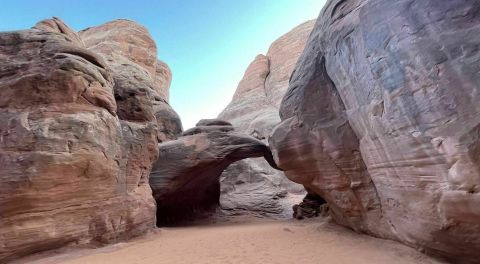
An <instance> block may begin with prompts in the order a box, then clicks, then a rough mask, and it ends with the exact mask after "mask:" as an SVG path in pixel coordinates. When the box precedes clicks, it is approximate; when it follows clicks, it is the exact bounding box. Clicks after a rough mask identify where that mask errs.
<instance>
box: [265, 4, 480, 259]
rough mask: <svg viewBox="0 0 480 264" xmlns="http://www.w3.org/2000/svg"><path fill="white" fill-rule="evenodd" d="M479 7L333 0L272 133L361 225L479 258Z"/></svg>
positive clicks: (299, 176) (295, 163)
mask: <svg viewBox="0 0 480 264" xmlns="http://www.w3.org/2000/svg"><path fill="white" fill-rule="evenodd" d="M479 25H480V3H479V2H478V1H473V0H467V1H460V0H436V1H433V0H425V1H413V0H401V1H397V0H367V1H360V0H352V1H344V0H332V1H329V2H328V3H327V5H326V7H325V8H324V9H323V11H322V12H321V14H320V17H319V19H318V21H317V22H316V25H315V29H314V31H313V33H312V35H311V36H310V38H309V41H308V44H307V45H306V47H305V51H304V53H303V54H302V56H301V57H300V59H299V61H298V64H297V66H296V69H295V71H294V73H293V75H292V78H291V81H290V87H289V90H288V92H287V94H286V95H285V97H284V99H283V102H282V105H281V111H280V114H281V118H282V123H281V124H280V125H279V126H278V127H277V128H276V129H275V131H274V134H273V137H272V138H271V140H270V144H271V146H272V149H273V152H274V156H275V157H276V160H277V162H278V164H279V166H280V167H281V168H282V169H284V170H286V175H287V176H288V177H289V178H290V179H292V180H293V181H295V182H298V183H301V184H303V185H305V186H306V187H307V188H308V189H310V190H312V191H313V192H315V193H316V194H318V195H320V196H321V197H323V198H324V199H325V200H326V201H327V203H328V205H329V208H330V213H331V215H332V217H333V218H334V219H335V220H336V221H337V222H339V223H341V224H343V225H346V226H349V227H351V228H353V229H355V230H357V231H363V232H366V233H369V234H373V235H376V236H380V237H384V238H390V239H395V240H399V241H401V242H403V243H406V244H409V245H411V246H414V247H416V248H420V249H424V250H426V251H427V252H430V253H435V254H439V255H444V256H448V257H451V258H452V259H455V263H463V262H465V263H468V262H469V261H470V262H472V263H474V262H476V261H478V258H479V257H480V211H479V208H480V194H479V193H478V191H479V186H480V174H479V173H480V172H479V168H480V160H479V157H480V147H479V146H480V137H479V135H480V130H479V127H480V114H479V113H480V105H479V104H478V101H479V99H480V95H479V93H478V87H479V86H480V74H479V69H480V68H479V67H480V66H479V63H478V61H479V60H480V52H479V51H480V48H479V47H480V44H479V43H480V37H479V36H480V27H479Z"/></svg>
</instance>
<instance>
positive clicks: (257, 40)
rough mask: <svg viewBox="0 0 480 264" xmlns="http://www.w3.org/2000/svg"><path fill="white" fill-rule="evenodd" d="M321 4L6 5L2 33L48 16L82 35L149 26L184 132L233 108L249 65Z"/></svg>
mask: <svg viewBox="0 0 480 264" xmlns="http://www.w3.org/2000/svg"><path fill="white" fill-rule="evenodd" d="M324 4H325V0H184V1H180V0H162V1H147V0H136V1H120V0H117V1H113V0H104V1H93V0H90V1H89V0H81V1H78V0H69V1H67V0H65V1H59V0H57V1H51V0H41V1H39V0H35V1H33V0H31V1H22V0H15V1H3V2H2V4H1V8H0V31H5V30H17V29H24V28H29V27H31V26H33V25H34V24H35V23H36V22H37V21H40V20H42V19H44V18H49V17H52V16H57V17H60V18H61V19H63V20H64V21H65V22H66V23H67V24H68V25H69V26H70V27H72V28H74V29H75V30H81V29H83V28H86V27H89V26H95V25H99V24H102V23H104V22H107V21H110V20H113V19H117V18H127V19H132V20H135V21H137V22H139V23H140V24H142V25H144V26H146V27H147V28H148V30H149V31H150V33H151V34H152V36H153V38H154V39H155V41H156V43H157V47H158V57H159V58H160V59H161V60H163V61H165V62H166V63H168V65H169V66H170V68H171V69H172V72H173V81H172V86H171V88H170V104H171V105H172V106H173V108H174V109H175V110H176V111H177V112H178V113H179V115H180V117H181V118H182V122H183V125H184V128H189V127H192V126H194V125H195V123H196V122H197V121H198V120H199V119H201V118H214V117H216V116H217V115H218V114H219V113H220V112H221V111H222V110H223V109H224V108H225V106H227V104H228V103H229V102H230V100H231V97H232V96H233V93H234V92H235V89H236V87H237V84H238V82H239V81H240V79H241V78H242V76H243V73H244V71H245V70H246V68H247V66H248V64H249V63H250V62H251V61H252V60H253V58H254V57H255V56H256V55H257V54H260V53H262V54H265V53H266V52H267V50H268V47H269V45H270V44H271V43H272V42H273V41H274V40H275V39H276V38H278V37H280V36H281V35H282V34H284V33H286V32H288V31H289V30H290V29H292V28H293V27H295V26H296V25H298V24H300V23H302V22H304V21H307V20H309V19H315V18H316V17H317V16H318V14H319V13H320V10H321V8H322V7H323V5H324Z"/></svg>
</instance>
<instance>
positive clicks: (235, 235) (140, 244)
mask: <svg viewBox="0 0 480 264" xmlns="http://www.w3.org/2000/svg"><path fill="white" fill-rule="evenodd" d="M22 263H37V264H52V263H56V264H86V263H88V264H108V263H113V264H160V263H168V264H171V263H188V264H191V263H199V264H200V263H208V264H215V263H222V264H223V263H242V264H244V263H245V264H247V263H295V264H297V263H301V264H309V263H328V264H344V263H345V264H351V263H355V264H362V263H368V264H385V263H387V264H400V263H402V264H416V263H422V264H427V263H428V264H430V263H431V264H433V263H444V262H440V261H438V260H433V259H431V258H429V257H427V256H425V255H423V254H421V253H419V252H417V251H415V250H414V249H411V248H408V247H406V246H403V245H401V244H399V243H395V242H391V241H386V240H382V239H376V238H372V237H368V236H364V235H359V234H356V233H353V232H352V231H350V230H348V229H345V228H342V227H339V226H337V225H335V224H332V223H330V222H328V221H326V220H323V221H322V220H319V219H314V220H306V221H297V220H281V221H279V220H277V221H275V220H259V219H252V218H249V219H248V220H245V219H238V218H237V219H235V220H230V221H227V222H223V223H216V224H203V225H196V226H190V227H175V228H161V229H159V231H158V232H156V233H155V234H151V235H149V236H147V237H144V238H141V239H137V240H135V241H131V242H127V243H120V244H116V245H113V246H108V247H104V248H100V249H85V250H81V251H80V250H77V251H74V252H68V253H63V254H60V255H55V256H53V257H46V258H43V259H40V260H38V259H37V260H35V261H26V262H22Z"/></svg>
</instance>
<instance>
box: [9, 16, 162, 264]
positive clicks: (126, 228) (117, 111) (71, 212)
mask: <svg viewBox="0 0 480 264" xmlns="http://www.w3.org/2000/svg"><path fill="white" fill-rule="evenodd" d="M123 23H127V22H123V21H122V24H123ZM128 24H129V25H130V27H138V28H141V27H140V26H138V25H137V24H135V23H134V22H128ZM107 25H109V28H102V30H101V31H102V34H103V35H102V36H97V37H96V38H95V39H94V42H93V43H92V42H91V41H92V39H93V38H91V36H89V37H85V38H83V36H85V35H84V34H80V35H79V34H77V33H76V32H75V31H73V30H72V29H70V28H69V27H68V26H66V25H65V24H64V23H63V22H62V21H61V20H59V19H57V18H54V19H50V20H45V21H42V22H39V23H38V24H37V25H36V26H35V27H34V28H33V29H29V30H22V31H12V32H2V33H0V57H1V58H2V63H1V65H0V93H1V96H0V105H1V107H0V116H1V119H2V120H3V121H2V123H1V125H0V135H1V139H2V140H1V142H0V153H1V154H0V164H1V167H0V262H4V261H7V260H10V259H14V258H17V257H20V256H23V255H27V254H31V253H35V252H39V251H43V250H49V249H55V248H58V247H63V246H68V245H77V244H87V243H93V244H103V243H110V242H116V241H120V240H124V239H128V238H131V237H134V236H137V235H141V234H144V233H146V232H147V231H149V230H151V229H152V228H153V227H154V226H155V204H154V203H155V202H154V200H153V197H152V195H151V189H150V187H149V185H148V175H149V173H150V169H151V166H152V162H153V161H154V160H156V157H157V156H158V149H157V134H158V133H159V132H158V125H157V120H156V117H155V111H154V110H151V108H153V107H152V105H153V102H152V101H150V100H153V99H152V98H155V93H151V92H150V91H149V89H153V90H155V87H156V86H154V85H152V87H150V86H149V84H150V83H151V82H152V81H151V79H152V77H151V76H155V74H156V72H155V67H154V64H151V63H150V59H151V58H150V57H152V58H154V59H155V60H153V62H154V63H155V62H156V53H155V50H154V49H152V48H151V47H154V46H155V44H154V43H153V41H152V40H151V37H150V36H149V35H148V32H146V31H145V32H141V31H137V30H133V31H131V32H129V35H130V37H131V40H135V41H138V42H135V43H134V42H132V41H130V40H129V41H128V44H127V42H124V41H127V40H126V39H121V38H120V37H121V34H120V33H121V32H120V33H118V34H117V33H116V34H115V35H117V36H118V37H119V38H117V39H115V41H110V40H109V37H108V34H109V33H108V32H109V31H108V30H112V31H115V27H116V26H119V25H118V24H117V25H115V22H111V23H107ZM89 31H95V28H93V29H90V30H89ZM120 31H122V30H120ZM143 42H145V43H147V44H145V45H146V46H148V47H149V48H147V49H143V48H140V47H143V46H142V45H144V43H143ZM129 45H130V47H129V48H125V49H121V51H122V52H126V51H133V53H132V54H133V55H134V56H133V55H132V56H133V57H132V56H129V55H131V54H129V53H117V52H114V51H116V50H117V46H118V47H128V46H129ZM137 46H138V47H139V48H138V50H139V51H141V52H139V53H138V54H136V52H137V48H135V47H137ZM146 54H147V55H149V56H150V57H145V55H146ZM117 60H118V61H117ZM121 64H122V65H121ZM151 72H152V73H151ZM166 78H167V77H166ZM131 94H134V95H135V96H131ZM123 96H125V97H127V98H126V100H123V98H124V97H123ZM131 97H134V98H131ZM154 101H155V100H154ZM137 107H140V108H141V109H140V111H135V110H136V108H137Z"/></svg>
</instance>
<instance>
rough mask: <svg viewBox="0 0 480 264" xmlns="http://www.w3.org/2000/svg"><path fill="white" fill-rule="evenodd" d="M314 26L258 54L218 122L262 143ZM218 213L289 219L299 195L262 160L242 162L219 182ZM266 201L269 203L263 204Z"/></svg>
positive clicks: (298, 30) (311, 23) (303, 26)
mask: <svg viewBox="0 0 480 264" xmlns="http://www.w3.org/2000/svg"><path fill="white" fill-rule="evenodd" d="M314 23H315V21H309V22H306V23H304V24H301V25H299V26H298V27H296V28H294V29H293V30H291V31H290V32H288V33H287V34H285V35H283V36H282V37H280V38H279V39H277V40H276V41H275V42H273V43H272V45H271V46H270V49H269V50H268V52H267V55H266V56H265V55H258V56H257V57H256V58H255V60H254V61H253V62H252V63H251V64H250V65H249V67H248V68H247V70H246V72H245V75H244V76H243V79H242V80H241V81H240V83H239V84H238V87H237V90H236V91H235V95H234V96H233V99H232V101H231V102H230V104H229V105H228V106H227V107H226V108H225V110H223V112H222V113H221V114H220V115H219V118H221V119H225V120H228V121H230V122H231V123H232V124H233V125H234V126H235V128H236V129H237V130H238V131H241V132H244V133H247V134H250V135H252V136H253V137H256V138H257V139H259V140H266V138H267V137H268V136H269V134H270V132H271V131H272V129H273V127H274V126H275V125H276V124H278V123H279V122H280V117H279V114H278V112H279V105H280V101H281V98H282V97H283V95H284V94H285V92H286V90H287V88H288V80H289V78H290V75H291V73H292V71H293V69H294V66H295V63H296V61H297V58H298V57H299V56H300V54H301V52H302V51H303V48H304V46H305V43H306V41H307V39H308V36H309V34H310V32H311V30H312V29H313V26H314ZM221 185H222V196H221V198H220V202H221V204H222V208H223V209H225V210H228V211H231V212H232V213H235V214H238V213H242V211H244V213H251V212H254V213H257V214H262V215H268V216H274V217H279V216H285V217H289V216H291V211H290V210H291V207H292V204H293V203H296V202H298V201H297V200H298V199H301V197H303V194H304V189H303V187H302V186H299V185H297V184H294V183H292V182H291V181H288V180H287V179H286V177H285V175H284V174H283V173H282V172H280V171H277V170H273V169H271V167H270V166H269V165H268V164H267V163H266V162H265V161H264V160H263V159H247V160H242V161H239V162H237V163H235V164H233V165H232V166H230V167H229V168H228V169H227V170H226V171H225V173H223V175H222V178H221ZM265 201H268V202H265Z"/></svg>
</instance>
